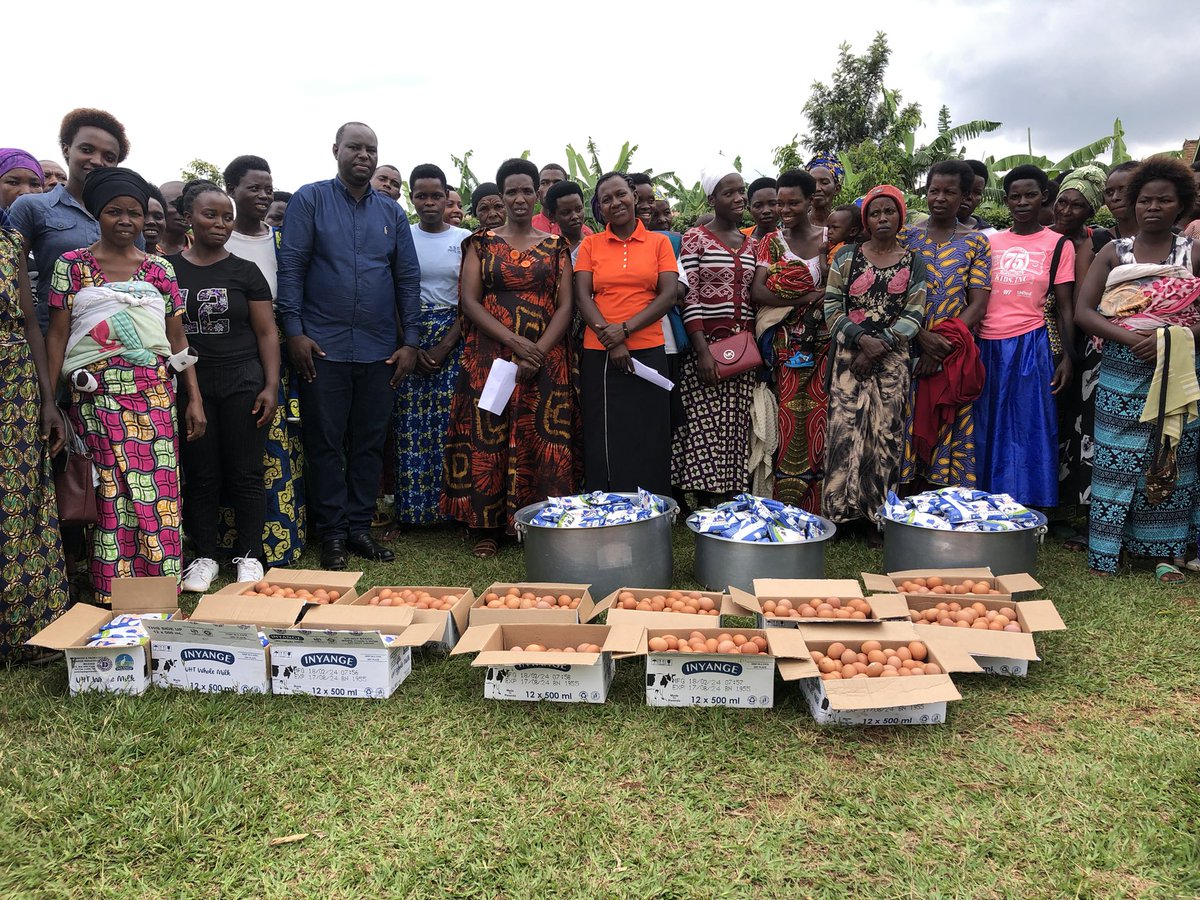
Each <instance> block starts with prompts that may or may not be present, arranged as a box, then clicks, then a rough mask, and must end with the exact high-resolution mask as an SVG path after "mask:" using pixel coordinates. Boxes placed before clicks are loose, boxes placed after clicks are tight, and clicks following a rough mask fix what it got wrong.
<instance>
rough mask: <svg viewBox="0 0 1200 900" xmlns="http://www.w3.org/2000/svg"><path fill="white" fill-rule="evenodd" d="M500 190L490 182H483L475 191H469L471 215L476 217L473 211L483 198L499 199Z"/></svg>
mask: <svg viewBox="0 0 1200 900" xmlns="http://www.w3.org/2000/svg"><path fill="white" fill-rule="evenodd" d="M499 196H500V188H499V187H497V186H496V185H495V184H493V183H492V182H490V181H485V182H484V183H483V184H481V185H479V187H477V188H475V190H473V191H471V215H473V216H475V215H478V214H477V213H476V212H475V210H476V209H478V207H479V201H480V200H482V199H483V198H484V197H499Z"/></svg>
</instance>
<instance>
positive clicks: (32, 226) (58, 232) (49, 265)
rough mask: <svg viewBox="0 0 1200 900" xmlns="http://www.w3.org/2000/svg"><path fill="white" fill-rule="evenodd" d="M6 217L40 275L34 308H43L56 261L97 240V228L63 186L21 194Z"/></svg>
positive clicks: (93, 220) (98, 227)
mask: <svg viewBox="0 0 1200 900" xmlns="http://www.w3.org/2000/svg"><path fill="white" fill-rule="evenodd" d="M8 214H9V218H10V219H11V220H12V226H13V227H14V228H16V229H17V231H19V232H21V236H22V237H24V238H25V242H26V245H27V246H28V247H29V249H30V251H31V252H32V253H33V261H34V263H35V264H36V267H37V271H38V272H39V273H40V274H41V277H40V278H38V280H37V305H38V306H41V307H45V306H46V302H47V300H48V299H49V297H50V273H51V272H53V271H54V264H55V263H56V262H58V258H59V257H60V256H62V255H63V254H64V253H67V252H68V251H70V250H78V249H79V248H80V247H90V246H91V245H92V244H94V243H96V241H98V240H100V225H99V223H98V222H97V221H96V220H95V219H93V218H92V216H91V214H90V213H89V212H88V211H87V210H86V209H84V208H83V205H82V204H81V203H80V202H79V201H78V200H76V199H75V198H74V197H72V196H71V195H70V194H68V193H67V188H66V185H62V184H58V185H55V186H54V189H53V190H51V191H49V192H48V193H45V194H22V195H21V196H20V197H18V198H17V199H16V200H14V201H13V204H12V206H10V207H9V208H8ZM140 240H141V238H140V236H139V241H140ZM139 246H142V247H144V246H145V244H144V243H142V244H139Z"/></svg>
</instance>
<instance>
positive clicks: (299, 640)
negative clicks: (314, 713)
mask: <svg viewBox="0 0 1200 900" xmlns="http://www.w3.org/2000/svg"><path fill="white" fill-rule="evenodd" d="M413 612H414V610H412V609H410V608H409V607H405V606H399V607H398V606H384V607H379V606H343V605H328V606H310V607H309V608H308V610H307V612H306V613H305V616H304V618H303V619H302V620H301V621H300V623H299V624H298V625H296V626H294V627H293V628H288V629H275V630H272V631H269V632H268V633H267V639H268V640H269V641H270V642H271V690H272V691H273V692H274V693H276V694H309V695H311V696H314V697H344V698H363V697H366V698H374V699H378V700H383V699H386V698H387V697H390V696H391V695H392V693H393V692H394V691H395V690H396V688H397V687H399V686H400V684H401V682H403V681H404V679H405V678H407V677H408V675H409V673H410V672H411V671H412V648H413V647H420V646H421V645H422V644H424V643H425V642H427V641H429V640H432V639H433V637H434V635H436V634H438V633H439V632H440V629H441V628H442V627H443V626H442V625H441V624H438V623H429V622H425V623H420V624H414V623H413ZM384 634H391V635H396V641H395V643H393V644H390V645H389V644H387V643H385V642H384V640H383V637H382V635H384Z"/></svg>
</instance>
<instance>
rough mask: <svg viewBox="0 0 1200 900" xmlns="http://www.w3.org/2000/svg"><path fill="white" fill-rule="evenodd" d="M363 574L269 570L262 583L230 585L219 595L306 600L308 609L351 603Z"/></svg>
mask: <svg viewBox="0 0 1200 900" xmlns="http://www.w3.org/2000/svg"><path fill="white" fill-rule="evenodd" d="M360 578H362V572H329V571H326V570H324V569H278V568H276V569H268V570H267V571H266V573H265V574H264V575H263V577H262V579H261V580H260V581H243V582H238V583H234V584H227V585H225V587H223V588H221V589H220V590H219V591H217V592H216V593H217V594H237V595H239V596H242V597H265V598H268V599H269V598H272V597H278V598H280V599H285V600H293V599H299V600H303V601H304V605H305V608H308V607H310V606H327V605H329V604H332V603H350V602H352V601H353V600H354V598H355V597H356V596H358V595H357V594H355V592H354V588H355V586H356V585H357V584H358V581H359V579H360Z"/></svg>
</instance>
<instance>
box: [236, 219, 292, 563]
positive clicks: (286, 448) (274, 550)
mask: <svg viewBox="0 0 1200 900" xmlns="http://www.w3.org/2000/svg"><path fill="white" fill-rule="evenodd" d="M271 233H272V234H273V236H274V238H275V249H276V251H277V252H278V250H279V244H280V241H281V240H282V237H283V232H282V231H280V230H279V229H278V228H272V229H271ZM279 340H280V347H279V405H278V406H277V407H276V408H275V418H273V419H272V420H271V424H270V425H269V426H267V449H266V452H265V456H264V460H263V464H264V468H263V479H264V480H265V485H264V487H265V488H266V496H267V519H266V525H265V527H264V528H263V559H264V560H265V561H266V564H267V565H268V566H292V565H295V564H296V563H297V562H299V561H300V554H301V553H303V552H304V539H305V532H306V525H307V521H308V509H307V507H306V506H305V502H304V438H303V435H302V434H301V433H300V399H299V393H298V392H297V390H296V375H295V373H294V372H292V364H291V363H290V362H289V361H288V354H287V346H286V345H285V344H284V343H283V336H282V335H280V338H279ZM220 515H221V519H220V521H219V522H218V524H217V546H218V547H220V548H222V549H223V550H232V549H233V547H234V543H235V542H236V541H237V530H236V529H235V528H234V525H233V510H232V509H231V508H229V507H227V506H223V507H221V513H220Z"/></svg>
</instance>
